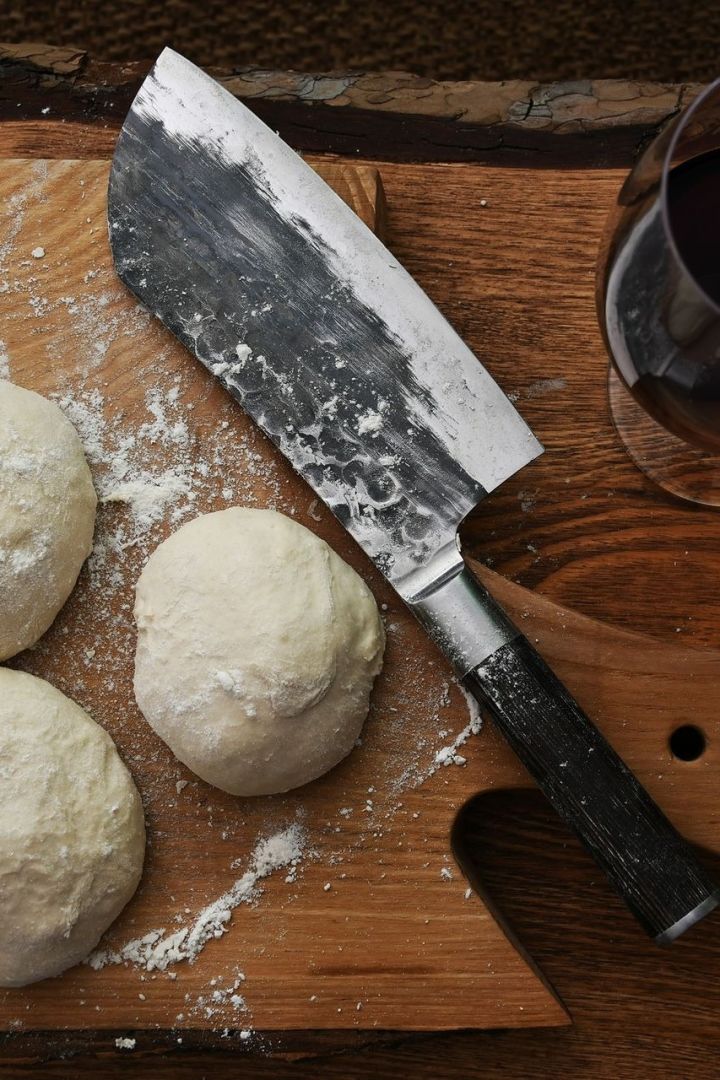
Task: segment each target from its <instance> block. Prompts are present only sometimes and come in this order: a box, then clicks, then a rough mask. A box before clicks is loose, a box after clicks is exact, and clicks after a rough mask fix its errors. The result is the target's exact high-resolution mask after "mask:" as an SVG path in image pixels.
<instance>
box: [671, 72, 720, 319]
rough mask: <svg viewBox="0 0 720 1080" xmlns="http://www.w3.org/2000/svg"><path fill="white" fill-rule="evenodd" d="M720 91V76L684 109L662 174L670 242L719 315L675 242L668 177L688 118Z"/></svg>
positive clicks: (716, 307) (679, 260)
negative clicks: (671, 222)
mask: <svg viewBox="0 0 720 1080" xmlns="http://www.w3.org/2000/svg"><path fill="white" fill-rule="evenodd" d="M718 91H720V78H717V79H715V80H714V81H713V82H711V83H709V84H708V85H707V86H706V87H705V88H704V89H703V90H701V91H700V93H699V94H698V96H697V97H696V98H695V100H694V101H693V102H691V104H690V105H688V107H687V108H686V109H684V110H683V112H682V113H680V115H679V116H678V118H677V124H676V127H675V131H674V132H673V134H672V138H671V140H670V145H669V146H668V148H667V150H666V151H665V157H664V159H663V166H662V176H661V180H660V212H661V213H662V220H663V228H664V230H665V235H666V237H667V239H668V243H669V244H670V247H671V249H672V252H673V254H674V256H675V259H676V260H677V262H678V263H679V264H680V266H682V268H683V270H684V271H685V273H686V274H687V276H688V277H689V278H690V280H691V281H692V282H693V284H694V285H695V287H696V288H697V289H698V290H699V292H701V293H702V295H703V297H704V298H705V300H706V301H707V303H708V306H709V307H711V308H712V309H713V311H715V312H716V313H717V314H718V315H720V304H719V303H717V302H716V301H715V300H714V299H713V298H712V296H710V294H709V293H708V292H707V290H706V289H704V288H703V286H702V285H701V284H700V282H699V281H698V279H697V278H696V277H695V275H694V274H693V272H692V270H691V269H690V267H689V266H688V264H687V262H686V261H685V259H684V258H683V256H682V255H681V253H680V249H679V248H678V246H677V244H676V242H675V233H674V231H673V228H672V225H671V224H670V210H669V206H668V177H669V175H670V166H671V162H672V160H673V157H674V156H675V150H676V148H677V145H678V142H679V141H680V138H681V136H682V134H683V132H684V130H685V128H686V127H687V123H688V120H689V119H690V118H691V117H692V116H693V115H694V114H695V113H696V112H697V111H698V109H700V108H701V107H702V106H703V105H704V104H705V103H706V102H707V100H708V98H710V97H712V96H713V94H715V93H716V92H718ZM718 149H720V145H719V146H718Z"/></svg>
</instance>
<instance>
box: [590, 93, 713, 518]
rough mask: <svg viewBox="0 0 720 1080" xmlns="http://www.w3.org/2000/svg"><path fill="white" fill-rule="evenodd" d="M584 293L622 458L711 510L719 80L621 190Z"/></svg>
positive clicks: (640, 162)
mask: <svg viewBox="0 0 720 1080" xmlns="http://www.w3.org/2000/svg"><path fill="white" fill-rule="evenodd" d="M596 295H597V304H598V316H599V320H600V325H601V328H602V331H603V335H604V338H605V343H606V346H607V349H608V352H609V354H610V358H611V360H612V365H611V368H610V379H609V398H610V408H611V413H612V417H613V421H614V423H615V427H616V429H617V431H618V434H619V436H620V438H621V440H622V441H623V443H624V445H625V447H626V449H627V450H628V452H629V454H630V456H631V457H632V458H633V460H634V461H635V463H636V464H637V465H638V466H639V467H640V468H641V469H642V470H643V472H645V473H646V474H647V475H648V476H649V477H650V478H651V479H652V480H654V481H655V482H656V483H658V484H660V486H661V487H663V488H665V489H666V490H667V491H669V492H671V493H673V494H675V495H679V496H681V497H683V498H686V499H690V500H691V501H694V502H701V503H706V504H709V505H720V80H718V82H716V83H713V84H712V85H711V86H709V87H708V88H707V89H706V90H705V91H703V93H701V94H700V95H699V96H698V97H697V98H696V99H695V101H694V102H693V103H692V105H691V106H690V107H689V108H688V109H687V110H686V111H685V112H684V113H681V114H680V115H679V116H677V117H675V118H674V120H673V121H672V122H671V123H670V124H669V125H668V126H667V127H666V128H665V129H664V130H663V132H662V133H661V134H660V135H659V136H658V137H657V138H656V139H655V140H654V141H653V143H652V144H651V145H650V146H649V147H648V148H647V149H646V151H645V152H644V154H643V155H642V156H641V157H640V159H639V160H638V162H637V163H636V165H635V167H634V168H633V170H632V172H631V173H630V175H629V176H628V178H627V179H626V181H625V183H624V184H623V186H622V188H621V190H620V193H619V195H618V199H617V204H616V206H615V207H614V208H613V210H612V212H611V214H610V216H609V219H608V223H607V226H606V231H605V237H604V241H603V243H602V246H601V252H600V258H599V262H598V273H597V291H596Z"/></svg>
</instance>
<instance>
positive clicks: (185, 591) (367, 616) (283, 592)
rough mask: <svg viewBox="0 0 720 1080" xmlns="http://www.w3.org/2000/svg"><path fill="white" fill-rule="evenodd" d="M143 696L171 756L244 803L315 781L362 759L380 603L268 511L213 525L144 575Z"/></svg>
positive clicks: (159, 558)
mask: <svg viewBox="0 0 720 1080" xmlns="http://www.w3.org/2000/svg"><path fill="white" fill-rule="evenodd" d="M135 618H136V621H137V626H138V643H137V653H136V656H135V695H136V697H137V701H138V704H139V706H140V709H141V710H142V712H143V713H144V715H145V717H146V718H147V720H148V721H149V723H150V724H151V725H152V727H153V728H154V729H155V731H156V732H157V733H158V735H160V737H161V738H162V739H164V740H165V742H166V743H167V744H168V746H169V747H170V749H171V750H172V751H173V752H174V753H175V754H176V755H177V757H179V758H180V760H181V761H183V762H184V763H185V764H186V765H187V766H188V767H189V768H190V769H192V770H193V772H195V773H197V774H198V776H201V777H202V778H203V780H207V781H208V783H210V784H214V785H215V786H216V787H219V788H222V789H223V790H224V791H229V792H231V793H232V794H234V795H268V794H274V793H275V792H280V791H288V790H289V789H290V788H294V787H299V786H300V785H301V784H307V783H308V781H310V780H314V779H315V778H316V777H318V776H321V775H322V774H323V773H324V772H327V771H328V769H331V768H332V767H333V765H336V764H337V763H338V762H339V761H341V760H342V758H344V757H345V756H346V755H347V754H349V753H350V751H351V750H352V748H353V746H354V744H355V741H356V739H357V737H358V735H359V734H360V731H361V728H362V725H363V722H364V720H365V718H366V716H367V712H368V707H369V699H370V691H371V689H372V684H373V680H374V679H375V676H376V675H377V674H378V672H379V671H380V668H381V667H382V656H383V649H384V645H385V635H384V632H383V626H382V621H381V619H380V615H379V612H378V609H377V605H376V603H375V600H374V597H373V595H372V593H371V592H370V590H369V589H368V587H367V585H366V584H365V583H364V581H363V580H362V578H360V577H359V576H358V575H357V574H356V573H355V571H354V570H353V569H352V568H351V567H350V566H348V565H347V563H345V562H343V560H342V559H341V558H340V557H339V556H338V555H336V554H335V552H334V551H333V550H332V549H331V548H329V547H328V545H327V544H326V543H325V541H324V540H321V539H320V538H319V537H317V536H315V534H314V533H311V532H309V531H308V529H305V528H304V527H303V526H302V525H299V524H298V523H297V522H295V521H292V520H291V519H290V518H287V517H284V516H283V515H282V514H277V513H275V512H274V511H272V510H248V509H241V508H238V507H235V508H232V509H229V510H221V511H219V512H218V513H215V514H206V515H204V516H203V517H199V518H196V519H195V520H194V521H191V522H189V523H188V524H187V525H184V526H183V527H182V528H181V529H179V530H178V531H177V532H176V533H174V534H173V535H172V536H170V537H169V538H168V539H167V540H165V541H164V543H162V544H161V545H160V547H159V548H157V550H156V551H155V552H154V554H153V555H152V556H151V558H150V559H149V561H148V563H147V565H146V566H145V569H144V570H143V572H142V575H141V576H140V580H139V582H138V586H137V593H136V602H135Z"/></svg>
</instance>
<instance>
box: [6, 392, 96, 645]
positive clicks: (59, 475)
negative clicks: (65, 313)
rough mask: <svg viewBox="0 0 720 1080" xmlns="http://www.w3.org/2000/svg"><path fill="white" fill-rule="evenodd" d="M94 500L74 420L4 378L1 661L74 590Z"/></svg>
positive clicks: (40, 629)
mask: <svg viewBox="0 0 720 1080" xmlns="http://www.w3.org/2000/svg"><path fill="white" fill-rule="evenodd" d="M96 503H97V498H96V495H95V489H94V488H93V484H92V478H91V476H90V469H89V468H88V465H87V462H86V461H85V455H84V453H83V448H82V444H81V442H80V439H79V438H78V435H77V432H76V431H75V428H74V427H73V426H72V424H71V423H70V421H69V420H68V419H67V418H66V417H65V416H64V415H63V413H62V412H61V411H60V409H59V408H58V407H57V405H53V403H52V402H51V401H48V400H47V399H46V398H43V397H40V395H39V394H35V393H33V392H32V390H23V389H22V387H20V386H13V384H12V383H9V382H5V381H4V380H2V379H0V660H6V659H7V658H8V657H9V656H14V655H15V653H18V652H20V651H21V650H22V649H26V648H27V647H28V646H29V645H33V644H34V643H35V642H36V641H37V640H38V638H39V637H41V636H42V635H43V634H44V633H45V631H46V630H47V628H48V627H49V626H50V624H51V622H52V621H53V619H54V618H55V616H56V615H57V613H58V611H59V610H60V608H61V607H62V606H63V604H64V603H65V601H66V600H67V598H68V596H69V595H70V593H71V592H72V589H73V586H74V584H75V582H76V581H77V577H78V574H79V573H80V568H81V567H82V564H83V563H84V562H85V559H86V558H87V557H88V555H89V554H90V551H91V550H92V537H93V528H94V526H95V506H96Z"/></svg>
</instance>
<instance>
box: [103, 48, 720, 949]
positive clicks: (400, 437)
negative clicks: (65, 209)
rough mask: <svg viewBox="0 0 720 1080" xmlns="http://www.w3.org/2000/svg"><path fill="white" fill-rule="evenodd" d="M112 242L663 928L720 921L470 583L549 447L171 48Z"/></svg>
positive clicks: (682, 852)
mask: <svg viewBox="0 0 720 1080" xmlns="http://www.w3.org/2000/svg"><path fill="white" fill-rule="evenodd" d="M108 224H109V232H110V243H111V247H112V253H113V259H114V263H115V267H116V270H117V273H118V275H119V277H120V278H121V279H122V280H123V281H124V282H125V284H126V285H127V286H128V287H129V288H130V289H131V290H132V291H133V292H134V293H135V294H136V295H137V296H138V297H139V299H140V300H141V301H142V302H143V303H144V304H145V305H146V306H147V307H148V308H149V309H150V310H151V311H152V312H154V313H155V314H156V315H157V317H158V318H159V319H161V320H162V321H163V322H164V323H165V325H166V326H168V327H169V329H170V330H171V331H172V332H173V333H174V334H176V336H177V337H178V338H179V339H180V340H181V341H182V342H183V343H184V344H185V345H186V346H187V347H188V348H189V349H190V350H191V351H192V352H193V353H194V354H195V356H196V357H197V358H198V359H199V360H200V361H201V362H202V363H203V364H205V365H206V366H207V367H208V368H209V369H210V371H212V372H213V374H215V375H216V376H217V377H218V378H219V379H220V380H221V381H222V382H223V384H224V385H225V387H226V388H227V389H228V390H229V392H230V393H231V394H232V395H233V396H234V397H235V398H236V399H237V400H238V401H239V403H240V404H241V405H242V407H243V408H244V409H245V410H246V411H247V412H248V413H249V414H250V415H251V416H252V417H253V419H254V420H255V421H256V422H257V423H258V424H259V426H260V427H261V428H262V429H263V430H264V431H265V432H266V433H267V434H268V435H269V437H270V438H271V439H272V441H273V442H274V443H275V444H276V445H277V446H278V447H279V449H280V450H281V451H282V452H283V453H284V454H285V456H286V457H287V458H288V459H289V460H290V462H291V463H292V464H293V466H294V467H295V468H296V470H297V471H298V472H299V473H300V475H301V476H302V477H303V478H304V479H305V480H306V481H307V482H308V483H309V484H310V486H311V487H312V488H313V489H314V490H315V491H316V493H317V494H318V495H319V496H320V497H321V498H322V499H323V500H324V501H325V502H326V503H327V505H328V506H329V507H330V509H331V510H332V511H333V513H335V514H336V516H337V517H338V518H339V519H340V520H341V521H342V523H343V524H344V525H345V527H346V528H347V529H348V531H349V532H350V533H351V534H352V535H353V536H354V537H355V539H356V540H357V541H358V542H359V544H360V545H361V546H362V547H363V548H364V550H365V551H366V553H367V554H368V555H369V556H370V558H371V559H373V561H374V562H375V563H376V565H377V566H378V567H379V568H380V570H381V571H382V572H383V574H385V576H386V577H387V578H388V580H389V581H390V582H391V583H392V584H393V586H394V587H395V588H396V590H397V591H398V593H399V594H400V595H401V596H402V598H403V599H404V600H405V602H406V603H407V604H408V606H409V607H410V608H411V610H412V611H413V612H414V613H415V614H416V615H417V617H418V618H419V619H420V621H421V622H422V623H423V625H424V626H425V627H426V629H427V630H428V632H429V633H430V635H431V637H432V638H433V639H434V640H435V642H436V643H437V644H438V645H439V646H440V648H441V649H442V650H443V651H444V652H445V653H446V655H447V656H448V658H449V659H450V660H451V662H452V663H453V665H454V667H455V669H456V671H457V673H458V675H459V677H460V678H461V679H462V681H463V683H464V685H465V687H466V688H467V689H468V690H469V691H470V692H471V693H472V694H473V695H474V696H475V697H476V698H477V699H478V701H480V702H481V704H483V705H485V706H487V707H488V708H489V710H490V711H491V713H492V715H493V717H494V719H495V722H496V723H497V724H498V726H499V727H500V729H501V731H502V732H503V734H504V735H505V737H506V738H507V739H508V740H509V742H510V744H511V745H512V746H513V748H514V749H515V751H516V752H517V754H518V755H519V757H520V758H521V760H522V761H523V762H524V764H525V765H526V766H527V767H528V769H529V771H530V772H531V774H532V775H533V776H534V777H535V779H536V780H537V781H538V783H539V785H540V786H541V788H542V789H543V791H544V792H545V794H546V795H547V796H548V798H549V799H550V801H551V802H552V804H553V805H554V806H555V808H556V809H557V810H558V812H559V813H560V814H561V815H562V816H563V817H564V818H565V820H566V821H567V822H568V823H569V824H570V825H571V826H572V827H573V828H574V830H575V831H576V832H577V833H578V835H579V836H580V838H581V840H582V841H583V842H584V843H585V844H586V846H587V847H588V849H589V850H590V851H591V853H592V854H593V855H594V856H595V858H596V859H597V861H598V862H599V864H600V865H601V866H602V867H603V869H604V870H605V872H606V873H607V875H608V877H609V878H610V881H611V882H612V884H613V885H614V886H615V888H616V889H617V890H618V891H619V892H620V894H621V895H622V896H623V898H624V899H625V901H626V902H627V904H628V906H629V907H630V908H631V910H632V911H633V912H634V913H635V915H636V916H637V917H638V919H639V920H640V921H641V923H642V924H643V925H644V927H645V928H646V930H648V932H649V933H651V934H652V935H653V936H654V937H655V938H656V940H658V941H671V940H674V938H676V937H677V936H679V934H680V933H682V932H683V931H684V930H685V929H687V928H688V927H689V926H691V925H692V924H693V923H695V922H697V921H698V920H699V919H700V918H702V917H703V916H704V915H705V914H707V913H708V912H709V911H711V910H712V909H713V908H714V907H715V906H716V905H717V904H718V901H719V899H720V895H719V894H718V891H717V890H716V888H715V886H714V885H713V883H712V882H711V881H710V880H709V879H708V877H707V876H706V875H705V873H704V871H703V870H702V869H701V867H700V866H699V865H698V863H697V860H696V859H695V856H694V854H693V853H692V851H691V850H690V848H689V847H688V845H687V844H686V843H685V841H684V840H683V839H682V837H680V836H679V834H678V833H677V832H676V831H675V829H674V828H673V826H672V825H671V824H670V822H669V821H668V820H667V818H665V816H664V815H663V814H662V812H661V811H660V810H659V808H658V807H657V806H656V805H655V803H653V801H652V800H651V799H650V797H649V795H648V794H647V793H646V792H645V791H644V789H643V788H642V787H641V786H640V784H639V783H638V781H637V779H636V778H635V777H634V775H633V774H632V773H631V772H630V770H629V769H628V768H627V766H626V765H625V764H624V763H623V762H622V761H621V759H620V758H619V757H618V756H617V754H615V752H614V751H613V750H612V748H611V747H610V746H609V745H608V743H607V742H606V741H605V739H604V738H603V737H602V735H601V734H600V732H599V731H598V730H597V728H595V727H594V725H593V724H592V723H591V722H590V720H588V718H587V717H586V716H585V715H584V713H583V712H582V711H581V709H580V707H579V706H578V705H577V703H576V702H574V701H573V699H572V698H571V697H570V695H569V693H568V692H567V690H566V689H565V687H563V686H562V684H561V683H560V682H559V681H558V680H557V678H556V677H555V676H554V675H553V673H552V672H551V671H550V670H549V669H548V668H547V666H546V665H545V664H544V662H543V661H542V659H541V658H540V657H539V655H538V654H537V653H536V652H535V651H534V649H533V648H532V646H531V645H530V644H529V642H528V641H527V640H526V639H525V638H523V637H522V635H521V634H520V632H519V631H518V630H517V628H516V627H514V626H513V625H512V623H511V622H510V621H509V619H508V618H507V617H506V616H505V615H504V613H503V612H502V611H501V610H500V609H499V608H498V606H497V605H496V604H495V602H494V601H493V600H492V598H491V597H490V596H489V595H488V594H487V592H486V591H485V590H484V589H482V588H481V587H480V586H479V584H478V583H477V582H476V581H475V579H474V578H473V577H472V576H471V575H470V573H469V572H468V570H467V569H466V567H465V564H464V562H463V560H462V557H461V554H460V550H459V545H458V540H457V533H458V526H459V525H460V523H461V521H462V520H463V518H464V517H465V516H466V515H467V514H468V512H469V511H470V510H471V509H472V508H473V507H474V506H475V505H476V504H477V503H478V502H479V501H480V500H481V499H482V498H483V497H484V496H485V495H486V494H487V493H488V492H490V491H492V490H494V489H495V488H496V487H497V486H498V485H499V484H501V483H502V482H503V481H504V480H505V479H507V478H508V477H509V476H511V475H512V474H513V473H514V472H516V471H517V470H518V469H519V468H521V467H522V466H524V465H526V464H528V463H529V462H530V461H531V460H532V459H533V458H534V457H536V456H537V454H538V453H540V452H541V449H542V448H541V447H540V444H539V443H538V442H537V440H536V439H535V437H534V436H533V434H532V432H531V431H530V429H529V428H528V427H527V425H526V424H525V423H524V421H523V420H522V419H521V417H520V416H519V415H518V413H517V411H516V410H515V408H514V406H513V405H512V403H511V402H510V401H509V400H508V399H507V397H506V396H505V395H504V394H503V393H502V391H501V390H500V388H499V387H498V386H497V384H496V383H495V382H494V380H493V379H492V378H491V376H490V375H489V373H488V372H487V371H486V370H485V368H484V367H483V366H482V365H481V364H480V362H479V361H478V360H477V358H476V357H475V356H474V355H473V354H472V353H471V352H470V350H469V349H468V348H467V346H466V345H465V344H464V343H463V342H462V340H461V339H460V338H459V337H458V335H457V334H456V333H455V331H454V330H453V329H452V327H451V326H450V325H449V323H448V322H447V321H446V320H445V319H444V318H443V316H442V315H441V314H440V312H439V311H438V310H437V308H436V307H435V306H434V305H433V304H432V303H431V301H430V300H429V298H428V297H427V296H426V295H425V293H424V292H423V291H422V290H421V289H420V287H419V286H418V285H417V284H416V283H415V282H414V281H413V279H412V278H411V277H410V276H409V275H408V274H407V272H406V271H405V270H404V269H403V268H402V267H401V266H400V264H399V263H398V262H397V260H396V259H395V258H394V257H393V256H392V255H391V254H390V252H389V251H388V250H387V249H386V248H385V247H384V246H383V245H382V243H381V242H380V241H379V240H378V239H377V238H376V237H375V236H374V235H373V234H372V232H370V230H368V229H367V228H366V227H365V225H363V223H362V222H361V221H360V220H359V218H357V216H356V215H355V214H354V213H353V212H352V211H351V210H350V209H349V208H348V207H346V206H345V204H344V203H343V202H342V201H341V200H340V199H339V197H338V196H337V195H335V193H334V192H333V191H332V190H331V189H330V188H329V187H328V186H327V185H326V184H325V183H324V182H323V181H322V180H321V179H320V178H319V177H318V176H317V175H316V174H315V173H314V172H313V171H312V169H310V168H309V167H308V166H307V165H306V164H305V163H304V162H303V161H302V160H301V159H300V158H299V157H298V155H297V154H295V153H294V152H293V151H292V150H291V149H290V147H289V146H287V145H286V144H285V143H284V142H283V141H282V140H281V139H280V138H278V137H277V136H276V135H275V134H274V133H273V132H272V131H270V130H269V129H268V128H267V127H266V126H265V125H264V124H263V123H262V122H261V121H260V120H258V119H257V117H256V116H254V114H253V113H252V112H251V111H250V110H248V109H247V108H245V107H244V106H243V105H242V104H241V103H240V102H238V101H237V100H236V99H235V98H234V97H233V96H232V95H231V94H230V93H228V92H227V91H226V90H224V89H223V88H222V87H221V86H220V85H219V84H218V83H216V82H215V81H214V80H213V79H211V78H210V77H209V76H207V75H206V74H204V73H203V72H202V71H201V70H200V69H198V68H197V67H195V66H194V65H193V64H191V63H190V62H189V61H187V60H185V59H184V58H183V57H181V56H179V55H178V54H177V53H175V52H173V51H172V50H169V49H166V50H165V51H164V52H163V53H162V55H161V56H160V58H159V59H158V61H157V63H156V65H155V67H154V68H153V70H152V71H151V73H150V74H149V76H148V77H147V79H146V80H145V82H144V83H143V85H142V87H141V88H140V91H139V92H138V95H137V97H136V98H135V101H134V102H133V105H132V107H131V109H130V112H129V113H128V116H127V119H126V121H125V124H124V126H123V129H122V132H121V134H120V137H119V139H118V143H117V148H116V151H115V155H114V158H113V164H112V169H111V175H110V185H109V192H108Z"/></svg>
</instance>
